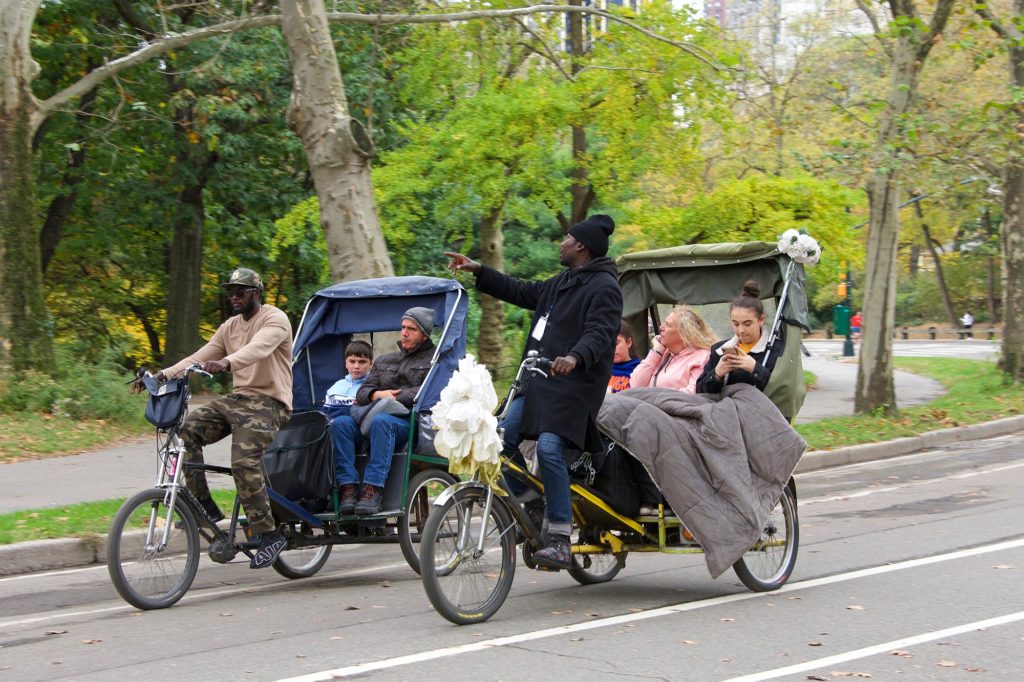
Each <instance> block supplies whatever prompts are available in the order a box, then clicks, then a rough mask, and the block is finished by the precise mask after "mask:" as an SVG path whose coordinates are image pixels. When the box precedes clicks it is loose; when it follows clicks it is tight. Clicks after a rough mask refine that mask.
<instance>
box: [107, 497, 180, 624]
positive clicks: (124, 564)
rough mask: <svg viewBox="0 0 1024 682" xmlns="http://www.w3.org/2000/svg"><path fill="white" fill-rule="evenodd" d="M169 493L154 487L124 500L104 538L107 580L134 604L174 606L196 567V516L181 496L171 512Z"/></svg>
mask: <svg viewBox="0 0 1024 682" xmlns="http://www.w3.org/2000/svg"><path fill="white" fill-rule="evenodd" d="M170 494H171V493H170V491H169V490H161V489H158V488H153V489H151V490H145V491H143V492H141V493H139V494H137V495H135V496H134V497H132V498H130V499H128V500H127V501H126V502H125V503H124V504H123V505H121V508H120V509H118V510H117V514H115V515H114V522H113V524H112V525H111V527H110V533H109V534H108V536H107V570H108V571H109V573H110V579H111V581H113V583H114V587H115V588H116V589H117V593H118V594H120V595H121V597H123V598H124V600H125V601H126V602H128V603H129V604H131V605H132V606H134V607H136V608H140V609H146V610H149V609H164V608H167V607H168V606H171V605H173V604H174V603H175V602H177V601H178V600H179V599H181V598H182V596H184V594H185V592H187V591H188V588H189V587H190V586H191V585H192V581H193V580H194V579H195V577H196V571H197V570H198V568H199V531H198V528H197V527H196V520H195V517H194V516H193V514H192V510H191V509H189V507H188V504H187V503H186V502H185V501H184V500H183V499H182V498H181V497H178V498H177V499H176V500H175V502H174V509H173V511H171V510H169V509H168V507H167V502H166V500H165V497H168V498H169V497H170ZM169 511H170V512H171V513H170V514H168V512H169ZM168 525H169V526H170V530H169V533H168V536H167V539H168V542H167V543H164V531H165V530H166V529H167V527H168Z"/></svg>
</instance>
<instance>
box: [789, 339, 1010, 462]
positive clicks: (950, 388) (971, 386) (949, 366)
mask: <svg viewBox="0 0 1024 682" xmlns="http://www.w3.org/2000/svg"><path fill="white" fill-rule="evenodd" d="M893 363H894V366H895V367H896V369H901V370H904V371H908V372H913V373H915V374H920V375H922V376H927V377H930V378H932V379H935V380H936V381H938V382H940V383H941V384H942V385H943V386H945V387H946V390H947V393H946V395H944V396H942V397H941V398H938V399H937V400H933V401H932V402H930V403H927V404H925V405H919V406H917V407H911V408H906V409H903V410H900V413H899V415H898V416H897V417H885V416H881V415H857V416H852V417H836V418H832V419H822V420H819V421H816V422H812V423H810V424H800V425H799V426H797V427H796V430H797V431H798V432H799V433H800V435H801V436H803V437H804V439H805V440H806V441H807V444H808V446H809V448H810V449H812V450H832V449H835V448H839V447H843V446H847V445H857V444H860V443H874V442H879V441H885V440H892V439H893V438H902V437H905V436H915V435H919V434H922V433H925V432H927V431H937V430H940V429H944V428H949V427H953V426H965V425H968V424H978V423H981V422H987V421H992V420H994V419H1001V418H1003V417H1012V416H1016V415H1018V414H1021V412H1022V411H1024V386H1011V385H1007V384H1005V383H1004V382H1003V378H1002V375H1001V374H1000V373H999V371H998V370H997V369H996V366H995V364H994V363H992V362H989V361H986V360H959V359H953V358H900V357H897V358H893ZM809 397H810V396H809ZM812 399H813V398H812Z"/></svg>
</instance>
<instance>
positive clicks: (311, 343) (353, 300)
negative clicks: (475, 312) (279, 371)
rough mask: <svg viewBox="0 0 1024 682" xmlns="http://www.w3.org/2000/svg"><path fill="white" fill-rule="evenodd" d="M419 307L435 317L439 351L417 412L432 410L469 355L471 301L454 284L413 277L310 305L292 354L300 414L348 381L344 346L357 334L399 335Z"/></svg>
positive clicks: (342, 288) (339, 290) (338, 292)
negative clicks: (407, 317)
mask: <svg viewBox="0 0 1024 682" xmlns="http://www.w3.org/2000/svg"><path fill="white" fill-rule="evenodd" d="M417 306H422V307H425V308H431V309H432V310H433V311H434V319H435V323H434V333H433V334H431V338H432V339H433V341H434V344H435V346H436V347H437V350H436V351H435V352H434V361H433V366H432V367H431V370H430V374H428V375H427V378H426V380H425V381H424V382H423V386H422V387H421V388H420V392H419V395H418V396H417V397H416V408H417V409H418V410H420V411H422V410H426V409H429V408H430V407H432V406H433V405H434V403H436V402H437V399H438V396H439V395H440V393H441V389H443V388H444V387H445V385H446V384H447V383H448V380H449V379H450V378H451V375H452V373H453V372H454V371H455V369H456V368H457V367H458V364H459V360H460V359H462V357H463V356H464V355H465V354H466V313H467V311H468V309H469V299H468V297H467V296H466V291H465V289H463V287H462V285H461V284H459V283H458V282H457V281H455V280H454V279H442V278H439V277H418V276H414V277H385V278H380V279H364V280H357V281H354V282H343V283H341V284H335V285H334V286H331V287H328V288H326V289H322V290H321V291H318V292H317V293H316V294H314V295H313V297H312V298H310V299H309V302H308V303H307V304H306V310H305V312H304V313H303V315H302V321H301V322H300V323H299V329H298V331H297V332H296V334H295V343H294V345H293V349H292V396H293V400H294V403H295V409H296V410H302V409H311V408H313V407H314V406H315V405H317V404H319V403H322V402H323V400H324V396H325V394H326V393H327V389H328V388H330V386H331V384H333V383H334V382H335V381H337V380H338V379H340V378H342V377H344V376H345V373H346V372H345V346H347V345H348V343H349V342H350V341H351V340H352V337H353V335H354V334H373V333H377V332H391V331H398V330H399V329H400V328H401V326H402V314H403V313H405V311H406V310H408V309H409V308H413V307H417ZM394 350H397V347H396V348H395V349H394ZM386 352H391V350H390V349H389V350H387V351H386Z"/></svg>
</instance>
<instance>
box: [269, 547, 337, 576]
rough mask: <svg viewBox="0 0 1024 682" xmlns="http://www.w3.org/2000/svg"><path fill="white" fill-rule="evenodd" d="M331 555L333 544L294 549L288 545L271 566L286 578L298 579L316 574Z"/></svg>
mask: <svg viewBox="0 0 1024 682" xmlns="http://www.w3.org/2000/svg"><path fill="white" fill-rule="evenodd" d="M330 556H331V545H321V546H319V547H296V548H294V549H290V548H288V547H286V548H285V550H284V551H283V552H281V554H280V555H279V556H278V557H277V561H275V562H274V563H272V564H271V566H273V567H274V570H275V571H277V572H278V573H280V574H281V575H283V576H284V577H285V578H290V579H292V580H298V579H299V578H308V577H309V576H311V575H315V574H316V573H317V571H319V570H320V569H321V568H323V567H324V564H326V563H327V559H328V558H329V557H330Z"/></svg>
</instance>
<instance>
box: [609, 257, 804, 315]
mask: <svg viewBox="0 0 1024 682" xmlns="http://www.w3.org/2000/svg"><path fill="white" fill-rule="evenodd" d="M791 262H792V261H791V260H790V259H789V256H786V255H784V254H782V253H779V250H778V247H777V246H776V244H775V242H741V243H722V244H694V245H690V246H673V247H672V248H668V249H657V250H654V251H638V252H637V253H628V254H626V255H624V256H620V257H619V258H618V259H617V260H616V261H615V264H616V265H617V266H618V268H619V286H621V287H622V302H623V305H622V313H623V316H624V317H627V318H629V317H632V316H634V315H636V314H637V313H640V312H642V311H645V310H647V309H648V308H650V307H651V306H653V305H656V304H658V303H670V304H672V303H687V304H690V305H705V304H708V303H727V302H729V301H731V300H732V299H733V298H735V297H736V295H737V294H738V293H740V290H741V289H742V288H743V283H744V282H746V281H747V280H749V279H753V280H757V282H758V284H760V285H761V294H762V296H764V297H766V298H767V297H769V296H770V297H773V298H776V299H777V298H778V297H779V296H781V295H782V286H783V284H784V282H785V277H786V268H787V267H788V266H789V264H790V263H791ZM793 265H794V272H793V276H792V278H791V281H790V284H789V291H788V293H787V295H786V306H785V308H784V309H783V311H782V314H783V315H784V316H785V317H786V318H788V319H790V320H792V321H793V322H796V323H797V324H800V325H803V326H805V327H808V326H809V320H808V318H807V293H806V285H805V279H804V268H803V266H802V265H800V264H798V263H794V264H793Z"/></svg>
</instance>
